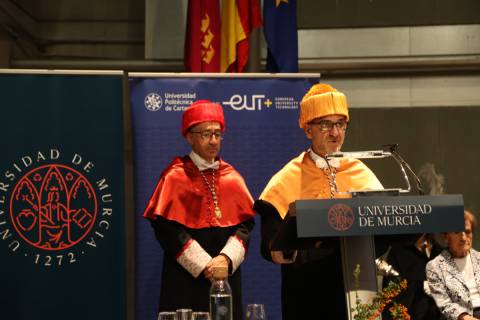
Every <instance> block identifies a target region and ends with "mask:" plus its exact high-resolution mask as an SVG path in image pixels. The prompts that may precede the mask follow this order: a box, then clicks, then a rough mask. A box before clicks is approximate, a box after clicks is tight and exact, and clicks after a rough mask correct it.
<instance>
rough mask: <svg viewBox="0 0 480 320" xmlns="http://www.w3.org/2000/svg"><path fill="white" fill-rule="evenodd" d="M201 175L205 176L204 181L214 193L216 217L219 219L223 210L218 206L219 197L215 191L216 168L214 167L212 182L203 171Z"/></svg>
mask: <svg viewBox="0 0 480 320" xmlns="http://www.w3.org/2000/svg"><path fill="white" fill-rule="evenodd" d="M200 175H201V176H202V178H203V181H205V184H206V185H207V187H208V189H209V190H210V193H211V194H212V200H213V205H214V206H215V210H214V211H215V217H216V218H217V219H221V218H222V211H221V210H220V207H219V206H218V199H217V194H216V193H215V169H212V184H211V185H210V183H208V180H207V177H206V176H205V174H204V173H203V171H200Z"/></svg>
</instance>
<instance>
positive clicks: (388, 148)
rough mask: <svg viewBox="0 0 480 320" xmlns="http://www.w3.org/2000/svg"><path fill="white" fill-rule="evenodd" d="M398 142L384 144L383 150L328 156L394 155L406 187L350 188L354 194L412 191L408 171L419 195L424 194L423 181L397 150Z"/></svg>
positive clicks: (367, 157)
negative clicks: (359, 189)
mask: <svg viewBox="0 0 480 320" xmlns="http://www.w3.org/2000/svg"><path fill="white" fill-rule="evenodd" d="M397 146H398V145H397V144H388V145H384V146H382V150H373V151H355V152H334V153H332V154H330V155H328V156H327V158H355V159H379V158H388V157H392V158H393V159H394V160H395V162H397V164H398V165H399V166H400V170H401V172H402V175H403V179H404V180H405V183H406V185H407V188H406V189H401V188H399V189H397V188H394V189H382V190H369V191H364V190H363V191H357V190H350V191H349V193H351V194H352V195H353V196H357V195H367V194H368V195H377V194H379V195H382V194H383V195H385V194H388V195H395V194H397V195H398V194H399V193H408V192H410V191H411V185H410V179H409V177H408V174H407V172H406V170H405V168H406V169H407V171H408V172H409V173H410V174H411V175H412V176H413V177H414V179H415V183H416V189H417V191H418V194H419V195H424V194H425V193H424V191H423V187H422V183H421V181H420V179H419V178H418V176H417V175H416V174H415V172H414V171H413V170H412V168H411V167H410V165H409V164H408V163H407V162H406V161H405V160H404V159H403V158H402V156H400V154H399V153H398V152H397Z"/></svg>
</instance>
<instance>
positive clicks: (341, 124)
mask: <svg viewBox="0 0 480 320" xmlns="http://www.w3.org/2000/svg"><path fill="white" fill-rule="evenodd" d="M309 124H312V125H317V126H319V127H320V130H321V131H324V132H326V131H331V130H332V129H333V127H335V128H337V129H338V130H339V131H345V130H346V129H347V126H348V122H347V121H344V120H341V121H337V122H333V121H330V120H319V121H312V122H309Z"/></svg>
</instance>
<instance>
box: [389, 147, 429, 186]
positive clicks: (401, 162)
mask: <svg viewBox="0 0 480 320" xmlns="http://www.w3.org/2000/svg"><path fill="white" fill-rule="evenodd" d="M397 147H398V145H397V144H387V145H384V146H383V148H384V149H389V152H390V153H391V154H392V157H393V158H394V159H395V160H396V161H397V163H398V164H399V165H400V166H401V167H402V170H403V167H404V166H405V168H407V170H408V172H410V174H411V175H412V176H413V177H414V179H415V183H416V187H417V191H418V194H419V195H424V194H425V192H424V191H423V187H422V182H421V181H420V179H419V178H418V176H417V175H416V174H415V172H414V171H413V170H412V168H411V167H410V165H409V164H408V163H407V162H406V161H405V160H404V159H403V158H402V156H401V155H400V154H399V153H398V152H397ZM403 172H404V174H405V175H406V173H405V170H403ZM409 187H410V183H409Z"/></svg>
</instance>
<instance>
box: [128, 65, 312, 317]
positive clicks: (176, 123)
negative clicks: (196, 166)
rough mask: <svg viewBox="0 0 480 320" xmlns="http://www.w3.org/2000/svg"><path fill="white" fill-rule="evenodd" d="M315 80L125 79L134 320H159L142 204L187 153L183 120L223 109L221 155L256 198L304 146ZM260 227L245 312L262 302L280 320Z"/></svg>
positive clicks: (153, 251) (246, 278)
mask: <svg viewBox="0 0 480 320" xmlns="http://www.w3.org/2000/svg"><path fill="white" fill-rule="evenodd" d="M318 80H319V75H318V74H317V75H308V76H305V75H304V76H301V75H299V77H291V78H284V77H272V76H269V75H265V76H264V77H252V78H246V77H240V78H195V77H192V78H184V77H179V78H175V77H174V76H170V77H145V76H142V75H138V76H136V75H130V78H129V82H130V102H131V108H132V126H133V141H134V146H135V156H134V157H135V190H136V194H135V196H136V220H137V223H136V267H135V270H136V299H137V300H136V319H138V320H153V319H156V313H157V307H158V301H159V300H158V299H159V298H158V297H159V292H160V281H161V279H160V275H161V266H162V251H161V247H160V245H159V244H158V243H157V241H156V239H155V237H154V234H153V230H152V228H151V227H150V224H149V223H148V221H146V220H145V219H143V217H142V213H143V209H144V208H145V205H146V203H147V201H148V199H149V197H150V195H151V193H152V191H153V188H154V187H155V184H156V182H157V180H158V177H159V175H160V173H161V172H162V171H163V169H164V168H165V167H166V166H167V165H168V164H169V163H170V161H171V160H172V159H173V158H174V157H175V156H177V155H185V154H187V153H188V152H190V148H189V146H188V144H187V143H186V141H185V140H184V138H183V137H182V135H181V133H180V128H181V114H182V111H183V110H184V109H185V108H186V107H188V106H189V105H190V104H191V103H192V102H193V101H195V100H199V99H209V100H212V101H216V102H218V103H220V104H221V105H222V106H223V107H224V111H225V118H226V131H225V139H224V140H223V142H222V150H221V152H220V154H221V156H222V158H223V159H225V160H226V161H227V162H229V163H230V164H232V165H233V166H234V167H235V168H236V169H237V170H238V171H239V172H240V173H241V174H242V175H243V177H244V178H245V180H246V182H247V185H248V187H249V189H250V191H251V193H252V195H253V197H254V198H258V196H259V195H260V193H261V191H262V190H263V188H264V187H265V186H266V184H267V182H268V180H269V179H270V178H271V176H272V175H273V174H274V173H275V172H276V171H278V170H279V169H280V168H281V167H282V166H283V165H285V163H286V162H287V161H289V160H290V159H291V158H293V157H294V156H296V155H298V154H299V153H300V152H301V150H302V147H305V148H307V147H308V140H307V139H306V138H305V135H304V133H303V131H302V130H301V129H299V127H298V107H299V102H300V100H301V98H302V97H303V95H304V94H305V93H306V92H307V91H308V89H309V88H310V86H311V85H312V84H314V83H317V82H318ZM259 226H260V220H259V219H257V224H256V227H255V229H254V232H253V235H252V240H251V243H250V249H249V252H248V255H247V258H246V261H245V262H244V263H243V265H242V276H243V283H242V286H243V297H244V305H246V304H247V303H263V304H265V306H266V311H267V315H268V319H280V318H281V310H280V308H281V307H280V269H279V267H278V266H275V265H273V264H272V263H269V262H267V261H265V260H263V259H262V258H261V256H260V241H259V229H260V228H259Z"/></svg>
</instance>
